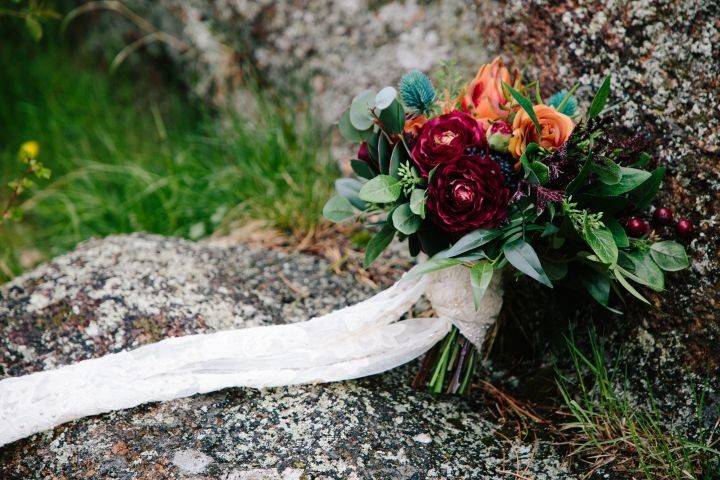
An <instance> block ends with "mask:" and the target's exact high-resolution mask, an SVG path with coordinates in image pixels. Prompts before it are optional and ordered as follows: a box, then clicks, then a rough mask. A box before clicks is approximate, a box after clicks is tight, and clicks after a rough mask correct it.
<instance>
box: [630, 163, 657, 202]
mask: <svg viewBox="0 0 720 480" xmlns="http://www.w3.org/2000/svg"><path fill="white" fill-rule="evenodd" d="M664 177H665V167H658V168H656V169H655V170H653V171H652V173H651V174H650V178H648V179H647V180H645V181H644V182H643V183H642V185H640V186H639V187H637V188H636V189H635V190H633V192H632V196H633V197H634V198H635V209H636V210H638V211H643V210H645V209H646V208H648V207H649V206H650V204H651V203H652V201H653V200H654V199H655V196H656V195H657V192H658V190H660V185H661V184H662V181H663V178H664Z"/></svg>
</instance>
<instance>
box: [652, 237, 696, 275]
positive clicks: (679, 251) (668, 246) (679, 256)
mask: <svg viewBox="0 0 720 480" xmlns="http://www.w3.org/2000/svg"><path fill="white" fill-rule="evenodd" d="M650 255H652V258H653V260H655V263H657V264H658V266H659V267H660V268H662V269H663V270H665V271H666V272H677V271H678V270H683V269H685V268H687V267H689V266H690V260H688V256H687V253H685V247H683V246H682V245H680V244H679V243H677V242H673V241H671V240H666V241H664V242H657V243H653V244H652V245H650Z"/></svg>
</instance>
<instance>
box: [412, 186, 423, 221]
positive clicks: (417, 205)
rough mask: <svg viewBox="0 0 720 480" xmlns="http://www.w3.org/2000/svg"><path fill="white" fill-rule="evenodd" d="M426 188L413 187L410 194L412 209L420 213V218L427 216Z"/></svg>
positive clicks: (417, 213)
mask: <svg viewBox="0 0 720 480" xmlns="http://www.w3.org/2000/svg"><path fill="white" fill-rule="evenodd" d="M426 200H427V199H426V197H425V190H423V189H422V188H415V189H413V191H412V193H411V194H410V210H411V211H412V212H413V213H414V214H416V215H420V218H425V201H426Z"/></svg>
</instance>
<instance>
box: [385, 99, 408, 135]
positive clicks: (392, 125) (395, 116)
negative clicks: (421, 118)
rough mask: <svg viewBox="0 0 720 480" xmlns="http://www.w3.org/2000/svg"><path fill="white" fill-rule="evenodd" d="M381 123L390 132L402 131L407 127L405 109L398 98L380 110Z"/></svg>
mask: <svg viewBox="0 0 720 480" xmlns="http://www.w3.org/2000/svg"><path fill="white" fill-rule="evenodd" d="M380 123H382V125H383V128H384V129H385V132H386V133H388V134H393V133H400V132H402V131H403V128H404V127H405V110H403V107H402V105H400V102H398V101H397V100H393V101H392V103H391V104H390V105H389V106H388V107H387V108H386V109H384V110H383V111H382V112H380Z"/></svg>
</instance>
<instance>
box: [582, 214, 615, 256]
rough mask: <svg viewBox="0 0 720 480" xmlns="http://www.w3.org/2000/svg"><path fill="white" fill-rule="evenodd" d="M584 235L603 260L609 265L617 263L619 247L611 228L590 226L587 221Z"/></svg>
mask: <svg viewBox="0 0 720 480" xmlns="http://www.w3.org/2000/svg"><path fill="white" fill-rule="evenodd" d="M583 236H584V237H585V241H586V242H587V244H588V245H589V246H590V248H592V250H593V252H595V255H597V256H598V258H599V259H600V261H601V262H603V263H606V264H608V265H614V264H615V263H617V259H618V247H617V245H616V244H615V238H614V237H613V234H612V232H611V231H610V229H609V228H607V227H602V228H590V226H589V225H588V224H587V223H586V224H585V225H584V226H583Z"/></svg>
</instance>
